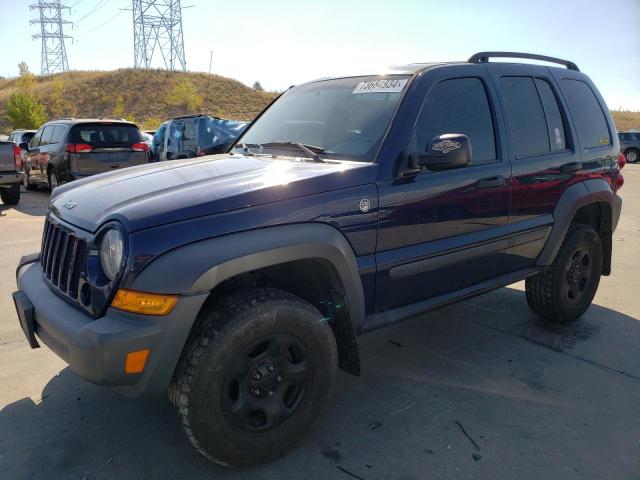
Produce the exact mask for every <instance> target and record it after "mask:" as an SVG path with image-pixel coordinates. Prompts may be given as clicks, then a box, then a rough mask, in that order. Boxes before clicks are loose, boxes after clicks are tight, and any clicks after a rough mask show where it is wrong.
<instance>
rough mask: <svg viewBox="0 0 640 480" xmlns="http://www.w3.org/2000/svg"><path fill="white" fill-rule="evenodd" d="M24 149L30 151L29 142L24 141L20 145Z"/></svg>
mask: <svg viewBox="0 0 640 480" xmlns="http://www.w3.org/2000/svg"><path fill="white" fill-rule="evenodd" d="M18 146H19V147H20V148H21V149H22V150H26V151H27V152H28V151H29V144H28V143H26V142H22V143H21V144H20V145H18Z"/></svg>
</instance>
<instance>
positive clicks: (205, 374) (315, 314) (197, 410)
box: [169, 288, 338, 466]
mask: <svg viewBox="0 0 640 480" xmlns="http://www.w3.org/2000/svg"><path fill="white" fill-rule="evenodd" d="M194 328H195V330H194V332H193V333H192V335H191V337H190V340H189V343H188V346H187V347H186V349H185V352H184V353H183V356H182V358H181V360H180V363H179V365H178V368H177V369H176V373H175V375H174V380H173V383H172V385H171V386H170V388H169V394H170V397H171V398H172V401H173V402H174V404H176V406H177V408H178V412H179V413H180V416H181V417H182V422H183V425H184V428H185V431H186V433H187V436H188V437H189V439H190V440H191V443H192V444H193V445H194V446H195V447H196V448H197V449H198V451H199V452H200V453H202V454H203V455H205V456H206V457H207V458H209V459H211V460H213V461H215V462H217V463H219V464H222V465H234V466H248V465H256V464H260V463H264V462H267V461H270V460H273V459H275V458H277V457H280V456H282V455H284V454H285V453H286V452H287V451H288V450H289V449H291V448H292V447H293V446H294V445H295V444H296V443H297V442H298V441H299V440H300V439H301V438H302V437H303V436H304V435H305V434H306V433H307V432H308V431H309V430H310V428H311V427H312V425H313V424H314V423H315V421H316V420H317V419H318V418H319V416H320V414H321V412H322V410H323V409H324V407H325V405H326V404H327V402H328V400H329V398H330V396H331V392H332V390H333V385H334V383H335V376H336V370H337V359H338V354H337V347H336V342H335V338H334V336H333V331H332V330H331V327H330V325H329V324H328V323H327V322H326V320H324V319H323V317H322V315H321V314H320V312H319V311H318V310H316V309H315V308H314V307H313V306H312V305H310V304H309V303H307V302H305V301H304V300H302V299H300V298H298V297H296V296H294V295H291V294H289V293H287V292H284V291H282V290H278V289H275V288H255V289H251V290H246V291H240V292H237V293H233V294H230V295H227V296H225V297H223V298H221V299H220V300H219V301H217V302H216V303H215V304H212V305H210V306H209V307H208V308H206V309H205V312H204V314H203V316H202V318H200V319H199V320H198V323H197V324H196V326H195V327H194Z"/></svg>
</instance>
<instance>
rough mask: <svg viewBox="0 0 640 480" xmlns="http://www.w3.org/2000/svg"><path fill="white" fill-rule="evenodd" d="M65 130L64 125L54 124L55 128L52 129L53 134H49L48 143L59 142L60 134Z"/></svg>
mask: <svg viewBox="0 0 640 480" xmlns="http://www.w3.org/2000/svg"><path fill="white" fill-rule="evenodd" d="M66 130H67V127H65V126H64V125H56V128H54V129H53V135H52V136H51V142H50V143H60V141H61V140H62V136H63V135H64V132H65V131H66Z"/></svg>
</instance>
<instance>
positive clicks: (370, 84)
mask: <svg viewBox="0 0 640 480" xmlns="http://www.w3.org/2000/svg"><path fill="white" fill-rule="evenodd" d="M406 84H407V79H406V78H404V79H402V80H398V79H395V80H394V79H389V78H387V79H382V80H368V81H366V82H360V83H359V84H358V85H356V88H354V89H353V92H351V93H354V94H356V93H382V92H384V93H393V92H401V91H402V89H403V88H404V86H405V85H406Z"/></svg>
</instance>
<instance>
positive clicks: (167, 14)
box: [133, 0, 187, 71]
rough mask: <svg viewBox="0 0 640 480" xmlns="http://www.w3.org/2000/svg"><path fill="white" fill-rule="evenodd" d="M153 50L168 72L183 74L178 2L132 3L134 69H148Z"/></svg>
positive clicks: (137, 0)
mask: <svg viewBox="0 0 640 480" xmlns="http://www.w3.org/2000/svg"><path fill="white" fill-rule="evenodd" d="M156 50H159V52H160V55H161V56H162V60H163V62H164V67H165V68H166V69H167V70H176V69H180V70H183V71H186V69H187V62H186V61H185V58H184V43H183V41H182V7H181V6H180V0H133V52H134V61H135V67H136V68H151V62H152V61H153V55H154V53H155V52H156Z"/></svg>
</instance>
